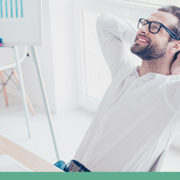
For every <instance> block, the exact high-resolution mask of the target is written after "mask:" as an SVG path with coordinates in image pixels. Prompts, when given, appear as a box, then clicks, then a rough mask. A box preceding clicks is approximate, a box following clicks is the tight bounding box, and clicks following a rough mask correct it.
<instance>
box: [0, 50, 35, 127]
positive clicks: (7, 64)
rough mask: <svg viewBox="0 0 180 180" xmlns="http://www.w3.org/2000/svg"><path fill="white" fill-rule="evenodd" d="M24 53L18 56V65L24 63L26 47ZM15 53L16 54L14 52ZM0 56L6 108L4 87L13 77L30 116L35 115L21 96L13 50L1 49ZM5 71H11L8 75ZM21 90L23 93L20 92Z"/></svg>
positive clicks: (30, 106)
mask: <svg viewBox="0 0 180 180" xmlns="http://www.w3.org/2000/svg"><path fill="white" fill-rule="evenodd" d="M23 50H24V51H23V52H22V53H21V54H20V57H21V58H20V61H19V63H20V64H22V63H23V62H24V60H25V59H26V57H27V47H26V48H24V49H23ZM16 53H17V52H16ZM0 56H1V57H2V58H1V59H0V78H1V84H2V87H3V88H2V90H3V93H4V99H5V102H6V106H8V94H7V90H6V85H7V83H8V81H9V80H10V79H11V78H12V77H13V76H14V78H15V81H16V82H15V84H16V86H17V87H19V89H20V90H21V96H22V99H23V102H24V101H25V100H26V102H27V105H28V107H29V110H30V111H31V113H32V114H35V111H34V109H33V107H32V105H31V103H30V100H29V98H28V96H27V95H26V94H25V97H23V96H24V94H23V91H25V90H24V85H23V81H22V79H19V77H18V73H17V72H16V68H17V66H16V62H15V60H14V58H15V52H14V48H10V47H1V48H0ZM6 71H11V74H10V75H7V74H6ZM5 75H7V77H8V78H7V80H5ZM22 88H23V91H22ZM23 104H24V110H25V114H26V119H27V128H28V129H29V124H28V119H29V117H28V116H29V114H28V112H27V108H26V107H25V104H26V103H25V102H24V103H23Z"/></svg>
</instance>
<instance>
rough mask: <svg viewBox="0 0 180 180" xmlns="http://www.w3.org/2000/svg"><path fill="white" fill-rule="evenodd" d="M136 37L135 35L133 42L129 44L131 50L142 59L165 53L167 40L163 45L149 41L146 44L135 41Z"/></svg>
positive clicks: (161, 55)
mask: <svg viewBox="0 0 180 180" xmlns="http://www.w3.org/2000/svg"><path fill="white" fill-rule="evenodd" d="M137 40H138V38H137V37H136V39H135V43H134V44H133V45H132V46H131V52H132V53H134V54H136V55H137V56H139V57H140V58H141V59H143V60H151V59H158V58H161V57H163V56H164V55H165V53H166V50H167V45H168V42H167V43H165V44H164V46H163V47H159V46H158V45H156V44H153V43H152V41H150V42H149V43H148V44H147V45H142V44H141V43H137V42H136V41H137Z"/></svg>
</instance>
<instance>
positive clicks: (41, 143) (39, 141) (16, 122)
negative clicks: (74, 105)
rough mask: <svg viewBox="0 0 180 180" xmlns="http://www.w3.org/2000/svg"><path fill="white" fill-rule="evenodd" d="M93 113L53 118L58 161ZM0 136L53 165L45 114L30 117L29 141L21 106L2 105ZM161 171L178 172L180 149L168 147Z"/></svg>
mask: <svg viewBox="0 0 180 180" xmlns="http://www.w3.org/2000/svg"><path fill="white" fill-rule="evenodd" d="M92 119H93V116H92V114H90V113H87V112H85V111H82V110H76V111H73V112H70V113H68V114H65V115H63V116H57V115H56V116H53V124H54V130H55V135H56V139H57V145H58V148H59V153H60V158H61V159H62V160H65V161H66V162H68V161H69V160H71V159H72V158H73V157H74V154H75V152H76V150H77V148H78V146H79V144H80V142H81V140H82V139H83V137H84V135H85V133H86V131H87V129H88V127H89V125H90V123H91V121H92ZM0 124H1V125H0V134H1V135H4V136H6V137H8V138H9V139H11V140H13V141H14V142H16V143H17V144H19V145H21V146H23V147H25V148H26V149H28V150H30V151H31V152H33V153H35V154H37V155H39V156H40V157H42V158H43V159H46V160H47V161H49V162H51V163H55V162H56V157H55V153H54V149H53V145H52V140H51V136H50V131H49V128H48V121H47V119H46V116H45V115H44V114H39V113H38V114H36V115H35V116H32V117H31V121H30V125H31V134H32V137H31V139H28V138H27V131H26V124H25V118H24V113H23V111H22V106H21V105H16V106H13V105H12V106H9V107H8V108H7V107H5V106H4V105H1V109H0ZM162 171H180V150H179V149H178V148H175V147H173V146H172V147H171V149H170V151H169V153H168V155H167V156H166V159H165V162H164V164H163V168H162Z"/></svg>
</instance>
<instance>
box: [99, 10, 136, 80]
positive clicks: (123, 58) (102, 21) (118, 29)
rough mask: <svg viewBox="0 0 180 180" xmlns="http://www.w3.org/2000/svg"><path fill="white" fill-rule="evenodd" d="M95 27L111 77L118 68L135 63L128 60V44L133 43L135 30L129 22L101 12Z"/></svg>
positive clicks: (124, 67) (121, 68)
mask: <svg viewBox="0 0 180 180" xmlns="http://www.w3.org/2000/svg"><path fill="white" fill-rule="evenodd" d="M96 29H97V34H98V39H99V44H100V47H101V50H102V53H103V56H104V58H105V60H106V63H107V65H108V67H109V69H110V71H111V75H112V77H113V76H114V75H115V74H116V73H117V71H118V70H123V69H126V68H128V67H130V66H132V65H135V64H131V63H130V61H129V56H130V57H131V55H132V53H131V52H130V46H129V47H128V44H129V45H130V44H132V43H133V41H134V39H135V35H136V31H135V30H134V28H133V27H132V26H131V25H130V23H129V22H127V21H125V20H120V19H118V18H117V17H115V16H113V15H111V14H110V13H102V14H101V15H100V16H99V17H98V19H97V22H96ZM127 47H128V48H129V49H128V50H127ZM130 54H131V55H130ZM134 62H135V61H134ZM136 63H137V62H136Z"/></svg>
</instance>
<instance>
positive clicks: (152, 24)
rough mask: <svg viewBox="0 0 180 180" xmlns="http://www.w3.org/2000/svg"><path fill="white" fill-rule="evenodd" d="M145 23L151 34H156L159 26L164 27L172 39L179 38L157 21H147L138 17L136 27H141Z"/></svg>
mask: <svg viewBox="0 0 180 180" xmlns="http://www.w3.org/2000/svg"><path fill="white" fill-rule="evenodd" d="M147 24H148V25H149V32H151V33H152V34H157V33H158V32H159V31H160V29H161V28H164V29H165V30H166V31H167V32H168V33H169V35H170V36H171V37H172V38H173V39H175V40H179V39H178V38H177V36H176V34H175V33H174V32H173V31H171V30H170V29H169V28H167V27H166V26H165V25H164V24H162V23H160V22H157V21H148V20H147V19H144V18H140V19H139V22H138V26H137V28H138V29H141V28H142V27H144V26H145V25H147Z"/></svg>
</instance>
